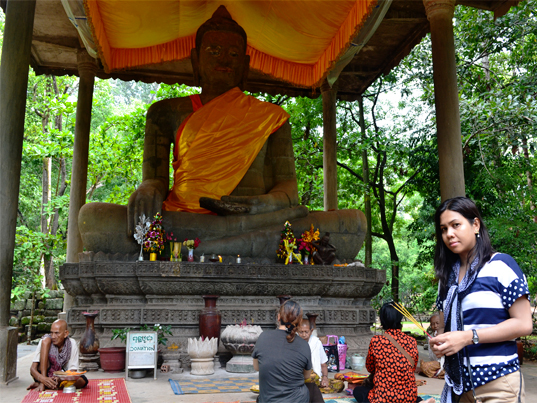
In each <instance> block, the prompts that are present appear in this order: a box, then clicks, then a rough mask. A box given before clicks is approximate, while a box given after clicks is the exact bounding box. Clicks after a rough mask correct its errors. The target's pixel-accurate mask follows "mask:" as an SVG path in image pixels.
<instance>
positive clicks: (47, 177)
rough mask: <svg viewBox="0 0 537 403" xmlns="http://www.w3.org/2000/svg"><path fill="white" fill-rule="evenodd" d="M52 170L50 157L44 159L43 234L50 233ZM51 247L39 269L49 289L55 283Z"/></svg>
mask: <svg viewBox="0 0 537 403" xmlns="http://www.w3.org/2000/svg"><path fill="white" fill-rule="evenodd" d="M51 170H52V160H51V158H49V157H45V158H43V177H42V181H41V184H42V197H41V232H42V233H43V234H47V233H48V220H47V214H46V206H47V205H48V203H49V202H50V182H51ZM50 256H51V253H50V246H49V245H45V251H44V253H43V259H42V261H41V267H40V269H39V272H40V274H41V275H42V276H43V288H44V287H48V288H50V287H49V285H50V284H51V283H52V285H53V283H54V276H53V278H52V280H51V279H50V274H49V271H50V264H51V262H50Z"/></svg>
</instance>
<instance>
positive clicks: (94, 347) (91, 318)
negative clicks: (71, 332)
mask: <svg viewBox="0 0 537 403" xmlns="http://www.w3.org/2000/svg"><path fill="white" fill-rule="evenodd" d="M83 315H84V316H85V317H86V330H85V331H84V334H83V335H82V338H81V339H80V344H79V350H80V352H81V353H82V354H97V352H98V351H99V339H98V338H97V335H96V334H95V318H96V317H97V315H99V311H95V312H83Z"/></svg>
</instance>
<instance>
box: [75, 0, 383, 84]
mask: <svg viewBox="0 0 537 403" xmlns="http://www.w3.org/2000/svg"><path fill="white" fill-rule="evenodd" d="M100 3H104V4H106V5H107V7H110V5H113V3H111V2H110V3H107V2H106V1H105V0H84V7H85V9H86V16H87V18H88V22H89V25H90V27H91V30H92V32H93V35H94V40H95V42H96V44H97V47H98V52H99V57H100V58H101V62H102V63H103V66H104V69H105V71H106V72H107V73H109V72H111V71H117V70H122V69H132V68H135V67H140V66H147V65H152V64H159V63H162V62H170V61H176V60H182V59H186V58H189V57H190V51H191V49H192V48H193V47H194V38H195V33H190V34H189V35H184V36H181V37H178V38H177V39H174V40H172V41H168V42H165V43H158V44H154V45H151V46H145V47H121V48H119V47H113V46H112V45H111V41H112V39H114V40H115V41H116V42H118V40H117V38H111V37H109V36H108V33H107V30H106V27H107V24H108V26H110V24H111V22H110V20H111V19H112V18H113V17H114V16H113V15H112V16H110V15H107V17H106V19H107V24H106V23H105V22H104V21H103V16H102V15H101V9H100V8H99V4H100ZM140 3H142V1H140V2H139V3H138V4H140ZM180 3H181V7H182V8H181V10H183V11H184V9H185V8H187V7H190V4H194V5H195V6H196V7H198V9H196V10H195V11H196V12H198V13H199V7H202V5H203V4H205V3H206V2H199V3H197V2H192V1H190V2H184V3H182V2H180ZM222 3H223V4H226V2H225V1H224V0H222ZM269 3H270V2H269ZM285 3H286V2H285V1H281V2H280V1H276V2H272V3H271V4H272V5H273V6H272V7H273V8H274V9H277V8H278V7H286V5H285ZM350 3H352V7H351V8H350V11H349V12H348V14H347V16H346V17H345V18H344V21H343V22H342V23H341V25H340V26H339V28H337V30H336V31H335V32H334V33H333V36H332V37H331V39H330V37H329V38H328V39H329V41H328V45H327V46H325V45H323V47H325V49H324V51H322V52H321V54H320V55H319V54H317V56H315V59H316V61H314V62H313V63H307V62H304V63H301V62H297V61H296V59H297V57H296V53H298V52H299V51H300V52H301V53H304V52H307V50H308V49H307V46H304V42H303V37H302V38H301V40H302V44H301V45H300V49H298V48H296V49H295V52H293V50H292V45H290V44H289V43H288V42H287V43H285V46H282V49H283V48H285V49H286V51H287V52H288V58H286V57H285V56H284V57H276V56H273V55H270V54H268V53H266V52H263V51H261V50H259V48H260V47H263V41H266V42H270V40H271V39H272V38H267V37H261V38H259V35H258V38H257V42H256V45H257V46H256V47H253V46H251V45H250V33H249V32H248V29H247V28H248V27H244V25H243V27H244V28H245V29H246V32H247V34H248V35H249V37H248V42H249V44H248V46H247V53H248V54H249V55H250V68H251V69H254V70H258V71H260V72H262V73H264V74H267V75H270V76H272V77H275V78H277V79H280V80H283V81H286V82H289V83H292V84H293V85H296V86H301V87H313V86H318V85H320V83H321V82H322V80H323V79H324V78H325V77H326V75H327V74H328V72H329V71H330V69H331V68H332V67H333V65H334V64H335V63H336V62H337V60H338V59H339V57H340V56H341V55H342V54H343V53H344V52H345V51H346V50H347V48H348V47H349V45H350V43H351V41H352V39H353V38H354V37H355V36H356V34H357V33H358V32H359V30H360V28H361V27H362V25H363V23H364V21H365V20H366V18H367V17H368V16H369V15H370V14H371V11H372V10H373V8H374V7H375V6H376V5H377V0H343V1H340V2H339V1H330V0H327V1H317V2H315V1H311V3H308V4H311V6H310V7H309V9H308V11H309V12H310V13H311V12H315V13H317V14H318V16H319V18H318V19H317V20H316V23H318V24H320V23H322V21H323V18H322V17H323V12H324V13H326V12H327V7H343V5H345V6H349V4H350ZM158 4H159V2H155V3H154V6H155V7H156V6H157V5H158ZM183 4H184V5H183ZM215 4H216V6H217V5H218V4H217V3H215ZM243 5H244V6H243ZM242 6H243V7H244V9H241V10H240V11H241V14H244V15H248V13H252V12H253V11H252V10H253V9H252V8H247V7H248V2H246V1H245V2H241V1H237V0H235V1H234V2H233V4H232V5H229V7H242ZM207 7H208V6H207ZM315 7H317V9H315ZM312 9H313V11H312ZM208 10H209V8H207V11H208ZM317 10H318V11H317ZM198 15H199V14H198ZM232 15H233V13H232ZM209 17H210V15H208V16H207V18H209ZM207 18H206V19H207ZM262 18H263V16H258V15H256V16H252V19H253V20H256V21H257V20H260V21H263V20H262ZM296 18H297V19H298V18H301V16H296ZM290 21H291V19H290V18H286V19H281V20H279V21H278V23H279V24H290V23H292V22H290ZM121 22H122V23H124V21H121ZM202 22H203V21H200V24H201V23H202ZM237 22H239V24H241V21H240V20H238V21H237ZM303 23H304V22H303V20H302V21H300V24H303ZM297 24H298V22H297ZM154 27H155V30H161V29H165V27H162V26H160V25H159V24H158V22H156V23H154ZM286 28H287V29H291V30H292V29H293V28H294V26H293V25H291V26H288V27H286ZM321 28H322V29H321ZM331 28H332V27H331V26H329V24H326V26H323V27H319V31H322V32H323V33H326V32H330V29H331ZM190 31H191V30H190ZM297 31H299V32H298V34H297V35H300V34H303V35H305V36H306V37H308V38H309V37H311V43H312V45H313V44H314V43H315V45H316V46H312V48H315V49H317V48H318V47H319V44H321V43H327V42H325V41H326V38H324V37H320V36H319V37H315V36H312V35H311V33H308V32H306V33H302V32H301V30H299V29H298V28H297ZM280 40H281V39H280ZM290 41H291V42H292V39H290ZM133 42H134V41H133ZM282 45H283V44H282ZM271 46H272V49H274V43H268V48H270V47H271ZM305 48H306V49H305ZM286 56H287V55H286ZM311 56H312V55H306V56H303V57H304V58H306V59H307V58H309V59H310V60H311ZM315 59H314V60H315Z"/></svg>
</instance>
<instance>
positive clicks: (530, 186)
mask: <svg viewBox="0 0 537 403" xmlns="http://www.w3.org/2000/svg"><path fill="white" fill-rule="evenodd" d="M522 152H523V153H524V158H525V159H526V162H528V163H529V162H530V154H529V151H528V139H527V137H526V136H523V137H522ZM526 181H527V183H528V190H529V193H530V194H531V191H532V190H533V174H532V173H531V171H526ZM530 209H531V211H535V202H534V201H533V200H532V199H530ZM533 222H534V223H537V215H534V216H533Z"/></svg>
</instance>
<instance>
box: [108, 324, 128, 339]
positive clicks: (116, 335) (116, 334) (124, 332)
mask: <svg viewBox="0 0 537 403" xmlns="http://www.w3.org/2000/svg"><path fill="white" fill-rule="evenodd" d="M130 331H131V328H130V327H122V328H120V329H112V337H111V338H110V340H116V339H119V340H121V342H123V343H126V342H127V336H128V334H129V332H130Z"/></svg>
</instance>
